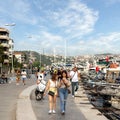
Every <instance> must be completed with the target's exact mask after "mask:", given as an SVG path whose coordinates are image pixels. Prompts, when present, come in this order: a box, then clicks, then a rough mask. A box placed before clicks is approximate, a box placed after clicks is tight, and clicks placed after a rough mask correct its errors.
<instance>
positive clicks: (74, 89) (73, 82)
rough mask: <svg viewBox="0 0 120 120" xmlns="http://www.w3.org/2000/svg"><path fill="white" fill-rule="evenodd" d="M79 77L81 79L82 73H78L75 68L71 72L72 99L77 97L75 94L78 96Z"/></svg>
mask: <svg viewBox="0 0 120 120" xmlns="http://www.w3.org/2000/svg"><path fill="white" fill-rule="evenodd" d="M79 77H80V73H79V72H78V69H77V67H76V66H75V67H74V68H73V70H72V71H70V78H71V85H72V97H75V94H77V90H78V81H79Z"/></svg>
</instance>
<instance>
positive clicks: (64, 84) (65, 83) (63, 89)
mask: <svg viewBox="0 0 120 120" xmlns="http://www.w3.org/2000/svg"><path fill="white" fill-rule="evenodd" d="M58 87H59V89H58V91H59V98H60V110H61V114H62V115H64V114H65V111H66V102H67V97H68V87H70V81H69V80H68V75H67V71H66V70H63V71H62V78H61V79H60V80H59V83H58Z"/></svg>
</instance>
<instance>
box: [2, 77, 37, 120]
mask: <svg viewBox="0 0 120 120" xmlns="http://www.w3.org/2000/svg"><path fill="white" fill-rule="evenodd" d="M33 84H35V80H34V79H31V80H27V81H26V85H23V84H22V81H21V82H20V85H16V83H15V81H12V82H11V83H7V84H0V120H16V104H17V100H18V96H19V94H20V93H21V92H22V91H23V90H24V89H26V88H27V87H28V86H31V85H33Z"/></svg>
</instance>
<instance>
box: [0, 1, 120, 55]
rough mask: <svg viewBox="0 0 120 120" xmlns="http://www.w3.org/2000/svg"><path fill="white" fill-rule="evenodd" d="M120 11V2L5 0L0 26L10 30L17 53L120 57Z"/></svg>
mask: <svg viewBox="0 0 120 120" xmlns="http://www.w3.org/2000/svg"><path fill="white" fill-rule="evenodd" d="M119 11H120V0H4V1H3V0H2V1H1V3H0V27H5V28H7V29H9V30H10V37H11V38H12V39H13V40H14V50H34V51H37V52H43V50H44V53H45V54H59V55H64V54H65V50H66V54H67V55H68V56H69V55H70V56H71V55H72V56H73V55H74V56H76V55H86V54H90V55H93V54H100V53H117V54H119V53H120V49H119V48H120V12H119ZM12 23H15V24H16V25H15V26H5V24H9V25H11V24H12ZM65 43H66V44H65Z"/></svg>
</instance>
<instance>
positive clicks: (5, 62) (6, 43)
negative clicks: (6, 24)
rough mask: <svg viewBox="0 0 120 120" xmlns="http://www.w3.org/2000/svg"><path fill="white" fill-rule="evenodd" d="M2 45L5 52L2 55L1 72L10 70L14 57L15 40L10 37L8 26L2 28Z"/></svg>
mask: <svg viewBox="0 0 120 120" xmlns="http://www.w3.org/2000/svg"><path fill="white" fill-rule="evenodd" d="M0 46H2V51H3V54H2V55H1V56H0V57H1V61H0V73H1V72H2V71H5V72H9V71H10V63H12V61H11V59H9V58H10V57H12V48H13V40H12V39H10V37H9V30H8V29H6V28H0Z"/></svg>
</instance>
